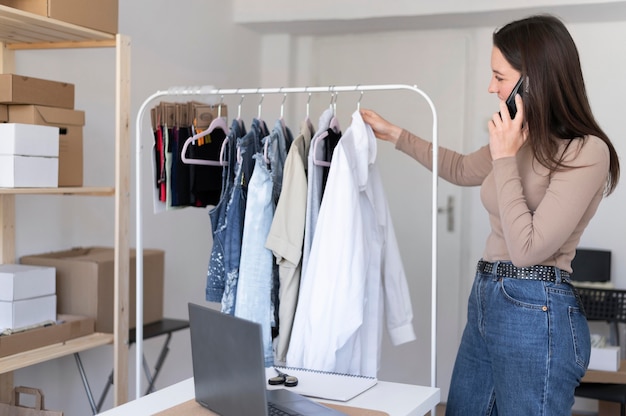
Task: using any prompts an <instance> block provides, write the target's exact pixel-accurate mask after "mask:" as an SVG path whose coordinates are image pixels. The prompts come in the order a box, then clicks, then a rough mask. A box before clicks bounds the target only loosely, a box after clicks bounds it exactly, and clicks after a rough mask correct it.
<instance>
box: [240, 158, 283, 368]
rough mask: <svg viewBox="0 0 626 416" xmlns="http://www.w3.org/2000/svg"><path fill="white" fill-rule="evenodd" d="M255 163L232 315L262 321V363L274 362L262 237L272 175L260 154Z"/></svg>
mask: <svg viewBox="0 0 626 416" xmlns="http://www.w3.org/2000/svg"><path fill="white" fill-rule="evenodd" d="M254 158H255V160H256V164H255V167H254V173H253V174H252V178H251V179H250V183H249V184H248V199H247V202H246V215H245V221H244V228H243V239H242V242H241V263H240V266H239V281H238V283H237V297H236V302H235V316H238V317H240V318H244V319H247V320H250V321H253V322H258V323H260V324H261V327H262V330H263V344H264V356H265V366H266V367H267V366H271V365H273V364H274V353H273V349H272V328H271V327H272V322H273V312H272V305H271V293H272V275H273V273H272V270H273V263H274V256H273V254H272V252H271V251H270V250H268V249H267V248H265V240H267V235H268V233H269V230H270V227H271V225H272V218H273V217H274V203H273V200H272V179H271V176H270V172H269V170H268V168H267V166H266V163H265V160H264V157H263V154H262V153H261V154H256V155H255V156H254Z"/></svg>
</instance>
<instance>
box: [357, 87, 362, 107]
mask: <svg viewBox="0 0 626 416" xmlns="http://www.w3.org/2000/svg"><path fill="white" fill-rule="evenodd" d="M362 99H363V90H361V96H360V97H359V101H357V103H356V109H357V110H360V109H361V100H362Z"/></svg>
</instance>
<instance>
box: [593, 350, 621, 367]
mask: <svg viewBox="0 0 626 416" xmlns="http://www.w3.org/2000/svg"><path fill="white" fill-rule="evenodd" d="M619 364H620V348H619V347H617V346H608V347H602V348H595V347H592V348H591V357H590V358H589V367H588V368H589V369H590V370H602V371H617V370H619Z"/></svg>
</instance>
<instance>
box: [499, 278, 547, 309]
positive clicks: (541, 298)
mask: <svg viewBox="0 0 626 416" xmlns="http://www.w3.org/2000/svg"><path fill="white" fill-rule="evenodd" d="M500 290H501V291H502V294H503V295H504V297H505V299H507V300H508V301H509V302H511V303H513V304H514V305H516V306H519V307H523V308H528V309H536V310H543V309H544V308H545V305H546V290H545V287H544V285H543V282H535V281H530V280H520V279H507V278H502V279H501V280H500Z"/></svg>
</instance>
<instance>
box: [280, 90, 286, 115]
mask: <svg viewBox="0 0 626 416" xmlns="http://www.w3.org/2000/svg"><path fill="white" fill-rule="evenodd" d="M281 90H282V88H281ZM285 100H287V93H284V94H283V101H282V102H281V103H280V118H283V115H284V114H285Z"/></svg>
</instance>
